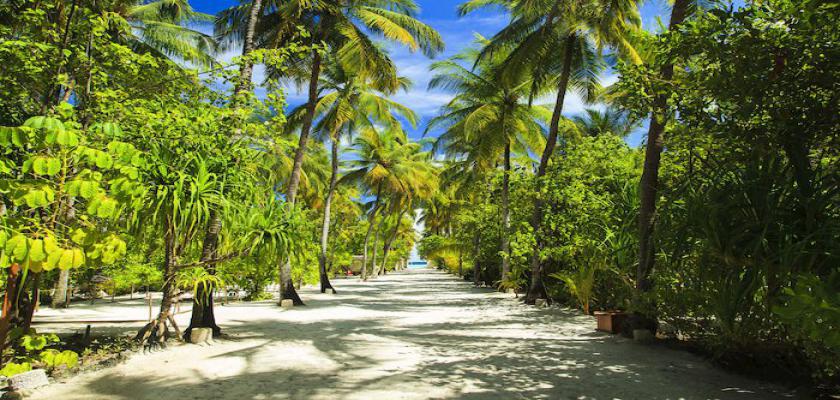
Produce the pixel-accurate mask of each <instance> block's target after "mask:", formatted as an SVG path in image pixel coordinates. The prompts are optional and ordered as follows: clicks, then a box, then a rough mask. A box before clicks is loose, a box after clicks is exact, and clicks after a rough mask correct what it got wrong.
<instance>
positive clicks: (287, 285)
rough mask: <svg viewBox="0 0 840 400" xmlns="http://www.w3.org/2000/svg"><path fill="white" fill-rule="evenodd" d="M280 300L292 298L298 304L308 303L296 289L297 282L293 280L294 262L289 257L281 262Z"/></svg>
mask: <svg viewBox="0 0 840 400" xmlns="http://www.w3.org/2000/svg"><path fill="white" fill-rule="evenodd" d="M278 278H279V280H280V301H281V302H282V301H283V300H292V302H293V303H294V304H295V305H296V306H303V305H306V304H305V303H304V302H303V300H302V299H301V298H300V296H299V295H298V293H297V290H295V284H294V282H292V262H291V260H289V259H288V258H286V259H285V260H283V261H282V262H281V264H280V274H279V277H278Z"/></svg>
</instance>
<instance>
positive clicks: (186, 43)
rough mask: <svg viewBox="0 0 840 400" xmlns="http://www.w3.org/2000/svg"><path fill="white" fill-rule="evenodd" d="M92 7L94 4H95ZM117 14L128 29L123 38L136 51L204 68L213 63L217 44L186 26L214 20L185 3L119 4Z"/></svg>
mask: <svg viewBox="0 0 840 400" xmlns="http://www.w3.org/2000/svg"><path fill="white" fill-rule="evenodd" d="M94 4H95V3H94ZM109 11H116V12H117V13H118V14H119V15H122V16H124V18H125V19H126V20H127V21H128V22H129V24H130V25H131V28H132V29H131V30H129V31H130V32H132V33H133V34H132V35H131V36H128V37H126V40H127V41H128V43H129V45H130V46H131V47H133V48H134V49H135V51H144V52H153V53H158V54H160V55H165V56H167V57H170V58H175V59H179V60H184V61H188V62H191V63H194V64H198V65H202V66H206V65H211V64H213V63H215V59H214V58H213V54H214V53H215V52H216V50H217V43H216V41H215V39H214V38H213V37H211V36H210V35H207V34H204V33H202V32H200V31H198V30H195V29H192V28H189V27H188V26H187V24H190V23H194V22H202V21H212V20H213V16H211V15H207V14H204V13H200V12H196V11H195V10H193V8H192V6H191V5H190V4H189V1H188V0H154V1H142V0H131V1H122V2H121V4H118V5H117V8H116V10H113V9H111V10H109Z"/></svg>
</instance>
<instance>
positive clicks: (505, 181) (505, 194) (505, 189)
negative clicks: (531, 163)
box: [499, 141, 511, 290]
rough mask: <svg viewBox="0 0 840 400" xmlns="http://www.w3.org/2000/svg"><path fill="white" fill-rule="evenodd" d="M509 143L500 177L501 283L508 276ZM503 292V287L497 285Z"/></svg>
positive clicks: (506, 147) (506, 146) (506, 145)
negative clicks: (502, 172)
mask: <svg viewBox="0 0 840 400" xmlns="http://www.w3.org/2000/svg"><path fill="white" fill-rule="evenodd" d="M510 170H511V166H510V142H509V141H508V143H507V144H505V166H504V176H503V177H502V282H505V281H507V280H508V275H510V236H509V235H510ZM499 288H500V290H503V289H502V288H504V286H503V285H499Z"/></svg>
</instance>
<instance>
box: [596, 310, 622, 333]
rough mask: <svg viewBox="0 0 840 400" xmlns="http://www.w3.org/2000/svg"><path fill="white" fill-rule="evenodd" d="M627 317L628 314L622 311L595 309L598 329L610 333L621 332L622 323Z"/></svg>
mask: <svg viewBox="0 0 840 400" xmlns="http://www.w3.org/2000/svg"><path fill="white" fill-rule="evenodd" d="M626 319H627V314H626V313H624V312H621V311H595V320H596V321H597V322H598V328H597V330H599V331H602V332H609V333H619V332H621V325H622V324H623V323H624V321H625V320H626Z"/></svg>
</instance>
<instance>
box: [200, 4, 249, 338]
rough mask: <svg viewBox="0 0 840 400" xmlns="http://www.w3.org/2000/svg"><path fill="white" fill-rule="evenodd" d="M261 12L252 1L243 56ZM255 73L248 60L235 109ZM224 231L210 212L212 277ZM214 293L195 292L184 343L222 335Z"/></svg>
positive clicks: (206, 247)
mask: <svg viewBox="0 0 840 400" xmlns="http://www.w3.org/2000/svg"><path fill="white" fill-rule="evenodd" d="M261 9H262V0H253V2H252V3H251V9H250V14H249V15H248V28H247V30H246V31H245V43H244V44H243V46H242V56H243V57H245V56H247V55H248V54H250V53H251V52H252V51H254V47H255V42H254V37H255V34H256V28H257V22H258V20H259V15H260V11H261ZM253 71H254V65H253V63H252V62H251V61H249V60H247V59H246V60H245V61H244V63H243V65H242V68H241V69H240V71H239V81H237V82H236V88H235V89H234V100H233V104H234V107H236V106H237V105H238V102H239V99H238V97H239V95H241V94H242V93H243V92H245V91H250V90H251V78H252V75H253ZM221 231H222V218H221V215H220V213H219V212H217V211H216V210H211V212H210V220H209V221H208V223H207V230H206V231H205V234H204V242H203V243H202V248H201V262H202V263H205V264H204V268H205V269H207V272H208V273H210V274H215V273H216V266H215V264H213V263H208V262H209V261H210V260H213V259H214V258H215V257H216V250H217V248H218V247H219V234H220V233H221ZM215 291H216V290H215V287H213V286H212V285H199V289H198V290H197V291H196V293H193V307H192V315H191V316H190V325H189V326H188V327H187V329H186V330H184V340H189V338H190V334H191V333H192V330H193V329H194V328H210V329H212V330H213V337H218V336H220V335H221V334H222V328H220V327H219V325H217V324H216V314H215V313H214V311H213V296H214V294H215Z"/></svg>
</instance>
